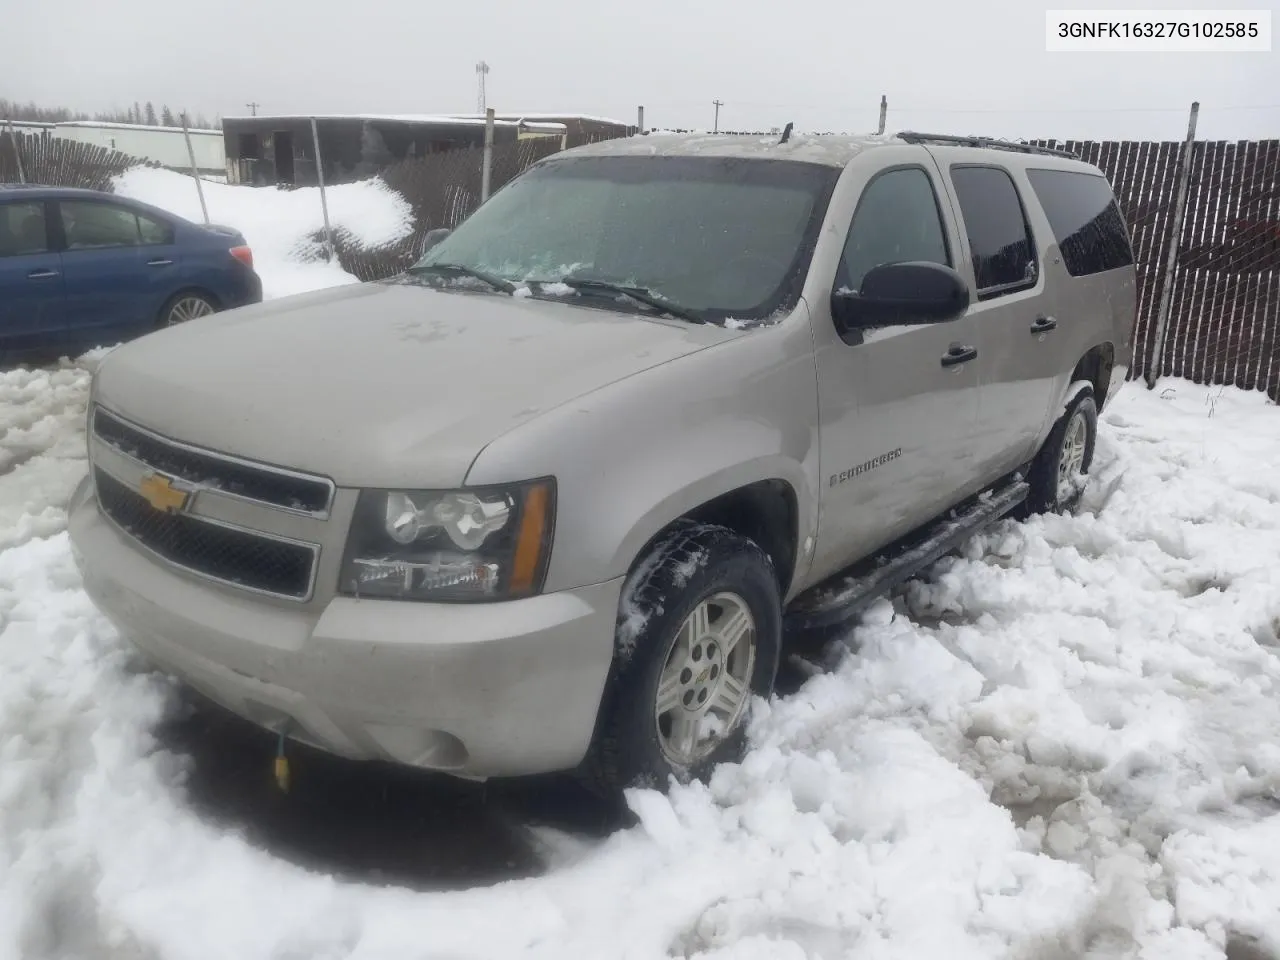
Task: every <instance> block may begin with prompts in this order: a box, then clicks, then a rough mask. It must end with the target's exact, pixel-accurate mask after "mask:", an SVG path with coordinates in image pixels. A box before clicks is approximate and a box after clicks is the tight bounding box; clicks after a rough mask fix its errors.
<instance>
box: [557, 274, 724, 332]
mask: <svg viewBox="0 0 1280 960" xmlns="http://www.w3.org/2000/svg"><path fill="white" fill-rule="evenodd" d="M555 282H556V283H563V284H564V285H565V286H566V287H570V288H571V289H573V290H580V291H583V292H585V293H617V294H621V295H622V296H624V297H630V298H631V299H632V300H635V301H637V302H639V303H643V304H645V305H646V306H649V307H653V309H655V310H658V311H661V312H662V313H665V314H668V315H669V316H672V317H677V318H679V319H681V320H687V321H689V322H690V323H706V322H707V321H706V319H705V318H704V317H702V316H700V315H699V314H698V313H696V312H694V311H693V310H690V309H689V308H688V307H681V306H677V305H676V304H673V303H671V302H670V301H668V300H665V299H663V298H662V297H660V296H658V294H656V293H654V292H653V291H652V290H650V289H649V288H648V287H632V286H628V285H627V284H625V283H612V282H610V281H608V280H592V279H589V278H586V277H565V278H564V279H563V280H557V281H555Z"/></svg>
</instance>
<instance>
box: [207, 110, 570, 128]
mask: <svg viewBox="0 0 1280 960" xmlns="http://www.w3.org/2000/svg"><path fill="white" fill-rule="evenodd" d="M503 116H504V117H505V116H506V114H504V115H503ZM312 117H314V118H315V119H317V120H379V121H382V122H383V123H416V124H423V125H427V126H430V125H436V126H481V127H482V126H484V117H480V116H475V115H471V116H451V115H448V114H438V113H315V114H312V113H298V114H288V113H283V114H272V115H270V116H265V115H263V114H258V115H257V116H252V117H223V119H224V120H310V119H311V118H312ZM494 122H495V123H496V124H497V125H498V126H501V127H514V126H518V124H517V123H515V122H514V121H511V120H495V121H494ZM563 126H564V125H563V124H560V127H562V128H563Z"/></svg>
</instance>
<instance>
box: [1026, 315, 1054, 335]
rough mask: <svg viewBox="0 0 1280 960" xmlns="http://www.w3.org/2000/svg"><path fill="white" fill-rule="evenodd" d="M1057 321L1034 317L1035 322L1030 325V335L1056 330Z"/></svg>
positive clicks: (1049, 318)
mask: <svg viewBox="0 0 1280 960" xmlns="http://www.w3.org/2000/svg"><path fill="white" fill-rule="evenodd" d="M1057 326H1058V321H1057V320H1056V319H1055V318H1053V317H1036V322H1035V323H1033V324H1031V332H1032V333H1048V332H1049V331H1050V330H1053V329H1056V328H1057Z"/></svg>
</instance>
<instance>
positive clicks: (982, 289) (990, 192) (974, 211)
mask: <svg viewBox="0 0 1280 960" xmlns="http://www.w3.org/2000/svg"><path fill="white" fill-rule="evenodd" d="M951 182H952V183H953V184H954V185H955V188H956V197H957V199H959V201H960V215H961V216H962V217H963V218H964V229H965V233H966V234H967V235H968V237H969V250H970V252H971V255H972V257H973V273H974V277H975V279H976V281H977V285H978V299H980V300H981V299H986V298H988V297H994V296H997V295H999V294H1001V293H1007V292H1009V291H1011V290H1015V289H1017V288H1020V287H1025V286H1030V285H1031V284H1033V283H1035V280H1036V270H1037V264H1036V248H1035V243H1034V242H1033V241H1032V237H1031V227H1030V225H1028V223H1027V217H1026V214H1025V213H1023V210H1022V201H1021V200H1020V199H1019V197H1018V190H1017V188H1016V187H1015V186H1014V185H1013V178H1012V177H1010V176H1009V174H1008V173H1007V172H1006V171H1004V170H1001V169H1000V168H999V167H967V166H958V167H952V168H951Z"/></svg>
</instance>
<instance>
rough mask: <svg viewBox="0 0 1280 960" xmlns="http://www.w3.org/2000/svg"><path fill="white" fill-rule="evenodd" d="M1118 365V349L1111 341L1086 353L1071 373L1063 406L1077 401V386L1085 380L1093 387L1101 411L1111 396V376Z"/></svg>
mask: <svg viewBox="0 0 1280 960" xmlns="http://www.w3.org/2000/svg"><path fill="white" fill-rule="evenodd" d="M1115 365H1116V348H1115V344H1113V343H1111V341H1109V340H1105V341H1103V342H1102V343H1098V344H1095V345H1094V346H1092V347H1090V348H1089V349H1088V350H1086V351H1085V353H1084V356H1082V357H1081V358H1080V359H1079V360H1077V361H1076V365H1075V367H1074V368H1073V369H1072V371H1071V376H1070V377H1068V378H1067V390H1066V393H1065V394H1064V395H1063V397H1062V406H1063V407H1065V406H1066V405H1067V404H1068V403H1070V402H1071V401H1072V400H1073V399H1075V394H1076V392H1077V391H1076V390H1075V385H1076V383H1077V382H1078V381H1081V380H1084V381H1087V382H1088V383H1089V385H1090V386H1092V387H1093V399H1094V403H1095V404H1097V407H1098V410H1099V411H1101V410H1102V408H1103V406H1104V405H1105V404H1106V402H1107V401H1108V400H1109V399H1110V395H1111V392H1112V391H1111V375H1112V372H1113V371H1114V370H1115Z"/></svg>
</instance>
